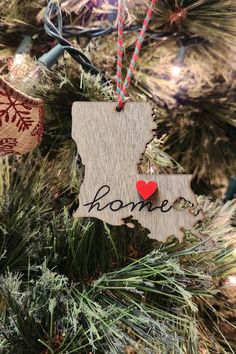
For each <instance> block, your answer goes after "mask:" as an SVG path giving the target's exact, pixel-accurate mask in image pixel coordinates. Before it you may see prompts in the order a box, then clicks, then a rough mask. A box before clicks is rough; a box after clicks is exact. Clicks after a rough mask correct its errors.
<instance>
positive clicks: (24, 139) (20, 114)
mask: <svg viewBox="0 0 236 354" xmlns="http://www.w3.org/2000/svg"><path fill="white" fill-rule="evenodd" d="M43 122H44V109H43V101H42V100H41V99H37V98H33V97H30V96H27V95H25V94H24V93H22V92H20V91H18V90H16V89H15V88H14V87H13V86H11V85H10V84H9V83H8V82H6V81H5V80H4V79H2V78H0V156H4V155H21V154H25V153H27V152H29V151H31V150H33V149H34V148H35V147H36V146H37V145H38V144H39V142H40V140H41V137H42V134H43Z"/></svg>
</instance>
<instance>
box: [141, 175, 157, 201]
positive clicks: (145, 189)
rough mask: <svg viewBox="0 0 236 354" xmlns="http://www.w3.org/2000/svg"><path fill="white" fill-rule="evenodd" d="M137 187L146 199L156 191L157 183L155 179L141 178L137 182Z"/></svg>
mask: <svg viewBox="0 0 236 354" xmlns="http://www.w3.org/2000/svg"><path fill="white" fill-rule="evenodd" d="M136 189H137V191H138V192H139V194H140V195H141V197H142V198H143V199H144V200H146V199H148V198H150V197H151V196H152V195H153V194H154V193H155V192H156V190H157V183H156V182H155V181H150V182H145V181H142V180H140V181H137V182H136Z"/></svg>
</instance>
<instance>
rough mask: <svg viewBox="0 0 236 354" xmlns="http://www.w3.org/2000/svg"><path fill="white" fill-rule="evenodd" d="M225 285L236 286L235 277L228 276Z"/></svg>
mask: <svg viewBox="0 0 236 354" xmlns="http://www.w3.org/2000/svg"><path fill="white" fill-rule="evenodd" d="M226 283H227V284H228V285H231V286H236V275H229V276H228V277H227V281H226Z"/></svg>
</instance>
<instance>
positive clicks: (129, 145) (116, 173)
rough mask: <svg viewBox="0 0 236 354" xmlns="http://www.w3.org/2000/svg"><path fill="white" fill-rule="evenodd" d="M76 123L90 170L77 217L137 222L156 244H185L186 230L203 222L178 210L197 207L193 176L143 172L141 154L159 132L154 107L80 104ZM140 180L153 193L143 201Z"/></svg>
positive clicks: (74, 133)
mask: <svg viewBox="0 0 236 354" xmlns="http://www.w3.org/2000/svg"><path fill="white" fill-rule="evenodd" d="M72 120H73V121H72V137H73V139H74V141H75V142H76V144H77V148H78V152H79V154H80V156H81V159H82V163H83V165H85V176H84V181H83V183H82V185H81V189H80V195H79V207H78V210H77V211H76V212H75V214H74V217H78V218H83V217H91V218H97V219H100V220H103V221H104V222H106V223H108V224H110V225H117V226H118V225H123V224H126V225H127V226H128V227H134V226H135V225H134V223H133V221H134V220H135V221H137V222H138V223H139V224H141V225H142V226H143V227H144V228H146V229H148V230H149V232H150V234H149V237H150V238H152V239H156V240H158V241H163V242H165V241H166V240H167V238H168V237H169V236H171V235H175V236H176V237H177V238H178V239H179V240H180V241H182V240H183V236H184V234H183V231H182V229H183V228H184V229H191V228H192V227H193V226H194V224H195V223H196V222H197V221H198V220H200V219H201V218H202V216H201V215H198V216H197V217H196V216H194V215H193V213H191V210H190V208H187V209H186V208H184V209H180V208H176V207H175V205H176V201H177V200H178V199H179V198H182V200H184V201H186V202H187V204H188V205H190V206H192V207H193V206H194V205H196V199H195V195H194V193H193V192H192V190H191V186H190V183H191V178H192V176H191V175H162V174H160V175H141V174H139V173H138V164H139V163H140V159H141V157H142V154H143V152H144V151H145V147H146V145H147V143H149V142H150V141H151V140H152V138H153V135H154V134H153V131H154V130H155V129H156V125H155V123H154V121H153V118H152V107H151V105H150V104H149V103H126V105H125V108H124V110H123V111H121V112H117V111H116V109H115V103H113V102H75V103H74V104H73V108H72ZM140 181H144V182H143V183H142V186H143V187H144V184H145V185H146V184H147V186H151V187H150V188H151V189H150V190H149V193H147V190H146V194H145V193H144V189H143V190H142V192H143V193H144V195H143V198H142V197H141V196H140V194H141V195H142V193H140V190H138V191H137V189H136V186H137V185H140ZM150 182H151V184H149V183H150ZM154 186H155V190H154ZM157 186H158V191H156V189H157ZM138 189H139V188H138ZM154 192H155V193H154ZM148 194H149V195H148ZM130 220H131V221H130Z"/></svg>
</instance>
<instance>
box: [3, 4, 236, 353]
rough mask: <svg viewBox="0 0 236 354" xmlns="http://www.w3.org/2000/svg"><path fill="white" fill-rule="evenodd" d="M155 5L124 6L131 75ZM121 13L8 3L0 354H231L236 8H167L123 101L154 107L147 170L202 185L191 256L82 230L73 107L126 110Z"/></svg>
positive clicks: (99, 7)
mask: <svg viewBox="0 0 236 354" xmlns="http://www.w3.org/2000/svg"><path fill="white" fill-rule="evenodd" d="M150 3H151V0H150V1H145V2H144V1H141V0H127V1H126V2H125V12H124V19H125V23H124V36H123V39H124V48H125V52H124V57H123V66H124V67H126V68H128V67H129V63H130V59H131V56H132V53H133V51H134V48H135V43H136V40H137V36H138V34H139V32H140V30H141V28H142V24H143V19H144V17H145V15H146V13H147V10H148V6H150ZM118 5H119V4H118V2H117V1H116V0H83V1H79V2H78V1H76V0H62V1H60V2H50V3H48V1H45V0H32V1H31V2H29V1H26V0H23V1H19V0H7V1H3V0H0V75H1V80H2V83H1V82H0V87H1V90H0V155H1V158H0V176H1V178H0V353H3V354H5V353H6V354H10V353H12V354H13V353H14V354H27V353H28V354H70V353H76V354H85V353H86V354H89V353H94V354H95V353H101V354H103V353H109V354H110V353H111V354H116V353H117V354H121V353H127V354H136V353H137V354H142V353H150V354H159V353H163V354H167V353H173V354H174V353H185V354H190V353H193V354H197V353H200V354H206V353H235V352H236V340H235V335H236V320H235V318H236V251H235V248H236V226H235V225H236V223H235V217H236V204H235V195H236V182H235V178H231V177H233V176H234V174H235V172H234V171H235V151H236V141H235V133H236V104H235V98H236V91H235V55H236V53H235V34H236V3H235V1H234V0H159V1H158V2H157V3H156V4H155V7H154V9H153V15H152V18H151V20H150V24H149V28H148V30H147V32H146V35H145V38H144V41H143V43H142V50H141V51H140V55H139V58H138V61H137V65H136V67H135V70H134V72H133V76H132V80H131V84H130V88H129V92H128V96H129V98H130V100H131V101H138V102H140V101H141V102H142V101H143V102H145V101H149V102H151V104H152V106H153V107H154V115H155V122H156V128H157V135H156V137H155V138H154V139H153V141H151V142H150V143H149V144H148V145H147V148H146V151H145V152H144V156H143V160H142V164H141V166H140V170H141V172H142V173H144V174H149V173H150V171H151V172H152V173H153V172H154V173H156V174H158V173H159V174H160V173H161V174H178V173H186V174H187V173H188V174H190V173H191V174H193V182H192V189H193V191H194V192H195V193H196V195H197V201H198V210H202V211H203V213H204V219H203V220H202V221H201V222H199V223H197V224H196V225H195V226H194V227H193V228H192V229H191V230H185V231H184V241H183V242H182V243H180V242H179V240H178V239H177V238H176V237H175V236H176V235H170V237H169V239H168V242H166V243H161V242H157V241H154V240H151V239H150V238H149V237H148V232H147V230H146V229H144V228H142V227H140V226H137V227H135V228H134V229H128V228H127V227H125V226H120V227H115V226H110V225H108V224H106V223H104V222H102V221H100V220H97V219H88V218H84V219H81V218H79V219H75V218H73V213H74V212H75V210H76V209H77V207H78V195H79V190H80V186H81V183H82V182H83V178H84V166H83V161H81V158H80V156H79V154H78V153H79V152H77V149H76V146H75V142H74V141H73V139H72V138H71V125H72V122H71V107H72V104H73V102H75V101H97V102H99V101H114V100H115V99H116V98H115V97H116V94H115V80H116V40H117V8H118ZM7 82H9V83H10V85H11V86H8V83H7ZM12 88H13V89H14V90H13V91H11V90H12ZM15 90H16V91H15ZM6 92H7V94H6ZM29 95H30V96H33V97H34V99H30V100H29V98H28V97H29ZM12 97H13V98H12ZM20 100H21V103H19V101H20ZM8 102H9V104H8ZM17 102H18V103H17ZM22 102H23V103H22ZM18 104H20V108H19V106H18V108H17V109H18V111H17V112H18V116H17V114H16V115H15V116H14V119H13V118H12V116H11V119H13V120H14V123H15V124H14V126H17V131H18V133H19V134H18V136H19V139H21V138H22V137H23V133H24V132H25V130H26V129H24V124H26V125H27V124H28V125H30V124H31V121H30V118H29V112H32V111H33V112H34V118H35V117H36V118H37V119H39V122H40V119H41V117H42V114H43V113H42V105H44V110H45V112H44V115H45V117H44V128H43V127H42V125H40V124H39V125H38V126H37V129H36V130H35V131H34V132H33V133H32V134H31V140H32V141H31V143H30V144H28V145H27V141H26V140H25V138H24V137H23V138H22V145H21V148H22V153H21V154H20V153H18V154H16V152H15V151H14V147H15V145H14V141H12V140H9V138H7V136H6V137H5V136H3V126H4V127H5V128H4V129H7V128H6V127H7V126H8V125H7V123H8V122H9V120H10V118H9V114H10V112H12V110H13V111H14V112H15V111H16V105H18ZM3 106H4V107H5V108H3ZM22 112H24V113H22ZM22 114H23V115H25V117H26V118H27V119H26V118H25V119H20V115H22ZM17 119H18V120H17ZM18 122H19V123H18ZM9 126H10V125H9ZM9 129H10V128H9ZM42 132H43V137H42V141H41V142H40V144H39V140H40V137H41V135H42ZM4 134H5V135H6V130H5V131H4ZM27 139H29V137H27ZM138 140H139V138H138V137H137V142H138ZM91 143H92V142H91ZM36 145H37V147H36V148H35V149H33V147H35V146H36ZM32 149H33V150H32ZM29 150H32V151H31V152H29ZM23 152H25V153H23ZM230 178H231V179H230ZM228 184H229V186H228Z"/></svg>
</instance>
